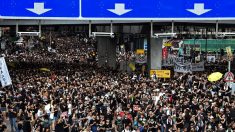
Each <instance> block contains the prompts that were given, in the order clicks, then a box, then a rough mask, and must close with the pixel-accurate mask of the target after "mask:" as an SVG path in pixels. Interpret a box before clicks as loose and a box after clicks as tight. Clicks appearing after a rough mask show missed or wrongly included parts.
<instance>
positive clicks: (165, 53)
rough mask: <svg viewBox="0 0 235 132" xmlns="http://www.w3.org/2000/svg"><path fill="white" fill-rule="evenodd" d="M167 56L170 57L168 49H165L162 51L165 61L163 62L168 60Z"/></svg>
mask: <svg viewBox="0 0 235 132" xmlns="http://www.w3.org/2000/svg"><path fill="white" fill-rule="evenodd" d="M167 56H168V51H167V47H164V48H163V49H162V59H163V60H165V59H167Z"/></svg>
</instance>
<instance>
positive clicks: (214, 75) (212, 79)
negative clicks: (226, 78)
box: [208, 72, 223, 82]
mask: <svg viewBox="0 0 235 132" xmlns="http://www.w3.org/2000/svg"><path fill="white" fill-rule="evenodd" d="M222 77H223V74H222V73H220V72H214V73H211V74H210V75H209V76H208V80H209V81H210V82H215V81H218V80H220V79H221V78H222Z"/></svg>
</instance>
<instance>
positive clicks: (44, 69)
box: [39, 68, 50, 72]
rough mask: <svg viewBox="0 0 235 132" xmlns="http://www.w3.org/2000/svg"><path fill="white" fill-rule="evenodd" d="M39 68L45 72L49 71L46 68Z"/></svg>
mask: <svg viewBox="0 0 235 132" xmlns="http://www.w3.org/2000/svg"><path fill="white" fill-rule="evenodd" d="M39 70H40V71H46V72H49V71H50V69H47V68H40V69H39Z"/></svg>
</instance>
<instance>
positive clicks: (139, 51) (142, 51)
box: [136, 49, 144, 54]
mask: <svg viewBox="0 0 235 132" xmlns="http://www.w3.org/2000/svg"><path fill="white" fill-rule="evenodd" d="M136 54H144V49H137V50H136Z"/></svg>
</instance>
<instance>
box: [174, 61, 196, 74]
mask: <svg viewBox="0 0 235 132" xmlns="http://www.w3.org/2000/svg"><path fill="white" fill-rule="evenodd" d="M174 71H175V72H179V73H188V72H192V65H191V64H179V63H175V65H174Z"/></svg>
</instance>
